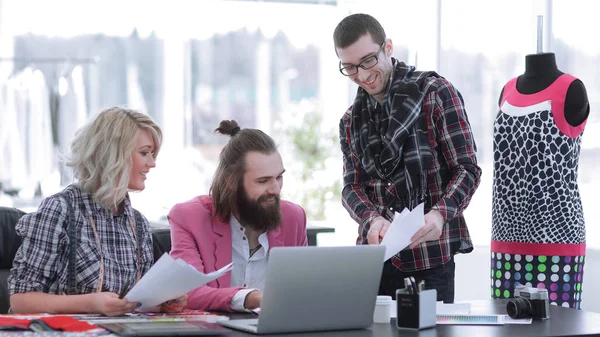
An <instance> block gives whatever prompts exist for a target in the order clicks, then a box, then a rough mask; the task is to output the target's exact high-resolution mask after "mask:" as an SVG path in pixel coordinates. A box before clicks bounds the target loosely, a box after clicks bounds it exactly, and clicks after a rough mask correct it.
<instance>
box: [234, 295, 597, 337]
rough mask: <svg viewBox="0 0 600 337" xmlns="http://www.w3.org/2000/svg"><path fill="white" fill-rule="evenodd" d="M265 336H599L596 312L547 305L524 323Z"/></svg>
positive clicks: (477, 307) (487, 309)
mask: <svg viewBox="0 0 600 337" xmlns="http://www.w3.org/2000/svg"><path fill="white" fill-rule="evenodd" d="M505 309H506V300H489V301H473V302H471V313H474V314H475V313H480V314H505V313H506V310H505ZM230 317H231V318H232V319H234V318H256V315H251V314H231V315H230ZM225 336H232V337H235V336H256V335H252V334H247V333H244V332H241V331H233V332H232V333H231V334H227V335H225ZM266 336H273V337H275V336H323V337H345V336H348V337H387V336H394V337H396V336H415V337H416V336H418V337H459V336H460V337H463V336H486V337H487V336H497V337H504V336H506V337H527V336H600V314H599V313H593V312H586V311H580V310H575V309H569V308H563V307H557V306H553V305H552V306H550V319H549V320H544V321H541V320H534V321H533V323H531V324H528V325H503V326H484V325H480V326H465V325H438V326H437V327H435V328H431V329H427V330H421V331H410V330H398V329H396V321H395V318H393V319H392V322H391V323H390V324H373V325H371V327H369V328H367V329H362V330H348V331H333V332H311V333H294V334H280V335H266Z"/></svg>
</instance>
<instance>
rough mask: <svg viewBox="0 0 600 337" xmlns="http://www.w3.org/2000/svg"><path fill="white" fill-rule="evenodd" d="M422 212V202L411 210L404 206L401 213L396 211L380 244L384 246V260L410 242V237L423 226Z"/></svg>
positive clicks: (423, 209)
mask: <svg viewBox="0 0 600 337" xmlns="http://www.w3.org/2000/svg"><path fill="white" fill-rule="evenodd" d="M424 213H425V206H424V204H422V203H421V204H419V206H417V207H415V208H414V209H413V210H412V211H409V210H408V209H407V208H405V209H404V210H402V213H398V212H396V214H395V215H394V220H393V221H392V223H391V224H390V227H388V230H387V232H386V233H385V236H384V237H383V240H381V244H382V245H384V246H385V255H384V258H383V261H384V262H385V261H387V260H388V259H389V258H391V257H392V256H394V255H396V254H398V252H400V251H401V250H402V249H404V248H406V247H407V246H408V245H410V244H411V241H410V238H411V237H412V236H413V235H415V233H416V232H417V231H418V230H419V229H421V227H423V226H425V214H424Z"/></svg>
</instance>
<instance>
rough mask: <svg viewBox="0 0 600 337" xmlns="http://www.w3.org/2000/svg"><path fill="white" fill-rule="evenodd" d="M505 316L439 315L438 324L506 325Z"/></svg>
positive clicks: (436, 321)
mask: <svg viewBox="0 0 600 337" xmlns="http://www.w3.org/2000/svg"><path fill="white" fill-rule="evenodd" d="M504 317H505V316H504V315H437V316H436V319H435V323H436V324H448V325H504Z"/></svg>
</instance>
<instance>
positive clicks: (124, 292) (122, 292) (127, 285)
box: [119, 280, 129, 300]
mask: <svg viewBox="0 0 600 337" xmlns="http://www.w3.org/2000/svg"><path fill="white" fill-rule="evenodd" d="M128 289H129V280H127V282H125V286H124V287H123V288H121V293H119V299H120V300H122V299H123V297H125V295H127V290H128Z"/></svg>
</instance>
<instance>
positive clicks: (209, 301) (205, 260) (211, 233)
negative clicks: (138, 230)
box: [168, 195, 307, 311]
mask: <svg viewBox="0 0 600 337" xmlns="http://www.w3.org/2000/svg"><path fill="white" fill-rule="evenodd" d="M281 213H282V218H283V223H282V224H281V226H280V227H279V228H278V229H277V230H274V231H270V232H269V233H268V234H267V237H268V239H269V250H270V249H272V248H273V247H281V246H306V245H307V239H306V213H305V212H304V210H303V209H302V207H300V206H298V205H296V204H294V203H291V202H289V201H284V200H282V201H281ZM168 219H169V224H170V226H171V245H172V248H171V256H172V257H173V258H174V259H177V258H181V259H183V260H184V261H185V262H187V263H189V264H190V265H192V266H194V267H195V268H196V269H198V270H199V271H201V272H203V273H205V274H208V273H210V272H213V271H215V270H218V269H220V268H222V267H224V266H226V265H228V264H229V263H231V254H232V247H231V228H230V226H229V223H225V222H222V221H221V220H220V219H219V218H218V217H217V216H215V215H214V212H213V203H212V198H211V197H210V196H207V195H204V196H199V197H195V198H193V199H191V200H189V201H186V202H183V203H180V204H177V205H175V206H174V207H173V208H172V209H171V211H170V212H169V215H168ZM239 289H242V288H239V287H235V288H233V287H231V273H229V272H228V273H226V274H225V275H223V276H221V277H220V278H218V279H216V280H214V281H212V282H209V283H208V284H206V285H204V286H202V287H199V288H197V289H195V290H192V291H191V292H189V293H188V302H187V308H189V309H197V310H213V311H231V306H230V304H231V299H232V298H233V295H235V293H236V292H237V291H238V290H239Z"/></svg>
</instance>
